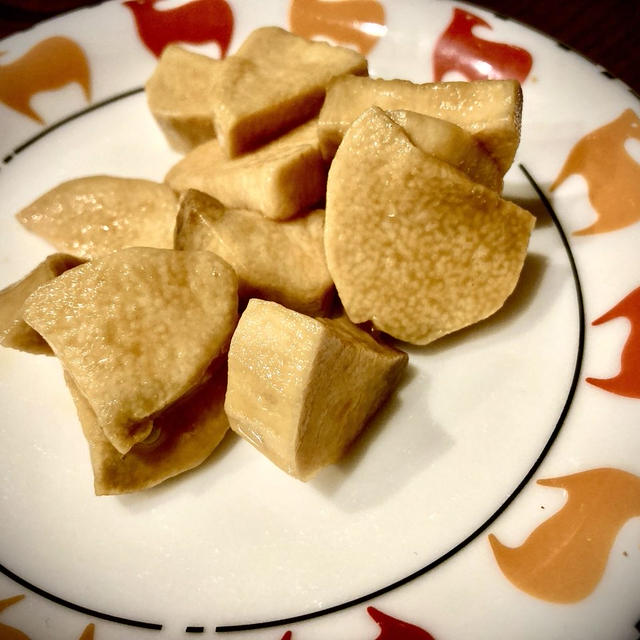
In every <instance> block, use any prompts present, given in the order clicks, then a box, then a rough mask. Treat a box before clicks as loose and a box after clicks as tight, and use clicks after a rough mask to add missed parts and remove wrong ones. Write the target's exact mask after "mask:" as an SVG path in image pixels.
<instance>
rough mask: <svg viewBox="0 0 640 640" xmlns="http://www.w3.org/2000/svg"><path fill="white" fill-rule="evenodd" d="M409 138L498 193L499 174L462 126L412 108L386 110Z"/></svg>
mask: <svg viewBox="0 0 640 640" xmlns="http://www.w3.org/2000/svg"><path fill="white" fill-rule="evenodd" d="M385 113H386V115H387V116H388V117H389V118H391V119H392V120H393V121H394V122H395V123H396V124H399V125H400V126H401V127H402V128H403V129H404V132H405V133H406V134H407V137H408V138H409V140H411V142H412V143H413V144H414V145H415V146H416V147H418V149H422V151H424V152H425V153H429V154H431V155H433V156H435V157H436V158H439V159H440V160H444V161H445V162H448V163H449V164H450V165H452V166H454V167H456V169H460V171H462V172H463V173H465V174H466V175H467V176H469V178H471V180H473V181H474V182H478V183H480V184H483V185H484V186H485V187H488V188H489V189H492V190H493V191H496V192H498V193H500V192H501V191H502V174H501V172H500V169H499V168H498V165H497V164H496V163H495V161H494V160H493V158H492V157H491V156H490V155H489V153H488V152H487V151H486V150H485V148H484V147H483V146H482V145H481V144H480V143H479V142H477V141H476V140H475V138H474V137H473V136H472V135H471V134H470V133H467V132H466V131H465V130H464V129H461V128H460V127H459V126H457V125H455V124H453V123H452V122H449V121H448V120H442V119H440V118H432V117H431V116H425V115H422V114H421V113H416V112H415V111H403V110H400V111H386V112H385Z"/></svg>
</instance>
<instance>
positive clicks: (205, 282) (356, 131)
mask: <svg viewBox="0 0 640 640" xmlns="http://www.w3.org/2000/svg"><path fill="white" fill-rule="evenodd" d="M145 89H146V96H147V102H148V106H149V110H150V113H151V114H152V116H153V117H154V118H155V120H156V122H157V123H158V126H159V130H160V131H161V132H162V133H163V134H164V135H165V137H166V140H167V144H168V145H169V146H170V147H171V148H172V149H174V150H175V151H178V152H179V153H181V154H182V158H181V159H180V160H179V161H178V162H177V163H175V164H174V165H173V166H171V167H168V168H167V172H166V175H165V176H164V180H163V182H154V181H149V180H142V179H137V178H120V177H113V176H86V177H79V178H76V179H74V180H70V181H68V182H66V183H63V184H61V185H58V186H57V187H54V188H53V189H52V190H51V191H49V192H47V193H45V194H43V195H42V196H40V197H39V198H37V199H36V200H35V201H34V202H33V203H31V204H30V205H28V206H27V207H25V208H24V209H23V210H21V211H20V212H18V213H17V217H18V220H19V221H20V222H21V223H22V224H23V225H24V226H25V228H27V229H28V230H30V231H32V232H33V233H36V234H38V235H40V236H41V237H43V238H44V239H46V240H47V241H48V242H49V243H50V244H51V245H53V246H54V247H55V249H56V250H57V251H59V252H60V253H59V254H55V255H56V256H57V257H56V258H55V259H54V258H48V259H47V261H48V262H47V261H45V263H43V265H39V266H38V267H37V268H36V269H35V270H34V272H32V274H29V275H28V276H27V277H26V278H25V279H24V281H21V282H20V283H16V284H15V285H12V286H11V287H9V288H7V289H5V290H4V291H2V292H0V321H1V325H0V339H1V340H2V344H3V345H4V346H8V347H13V348H18V349H22V350H25V351H30V352H36V353H49V354H53V355H55V356H57V357H58V358H59V359H60V362H61V364H62V366H63V370H64V376H65V380H66V382H67V386H68V387H69V390H70V392H71V395H72V397H73V400H74V402H75V405H76V408H77V413H78V416H79V418H80V422H81V424H82V430H83V433H84V435H85V438H86V439H87V442H88V444H89V452H90V458H91V463H92V467H93V475H94V489H95V492H96V493H97V494H114V493H125V492H131V491H138V490H141V489H146V488H148V487H151V486H154V485H156V484H158V483H160V482H162V481H164V480H166V479H167V478H170V477H172V476H174V475H177V474H179V473H182V472H184V471H187V470H188V469H192V468H194V467H196V466H198V465H200V464H201V463H202V462H204V460H205V459H207V458H208V457H209V455H210V454H211V452H212V451H213V450H214V449H215V448H216V446H217V445H218V444H219V443H220V442H221V441H222V439H223V437H224V436H225V433H226V432H227V431H228V430H229V429H231V430H233V431H234V432H236V433H237V434H239V435H240V436H242V438H244V439H245V440H246V441H247V442H249V443H250V444H251V445H253V446H254V447H255V448H256V449H258V450H259V451H261V452H262V453H263V454H264V455H265V456H266V458H268V459H269V460H271V461H272V462H273V463H275V464H276V465H277V466H278V467H280V468H281V469H282V470H284V471H285V472H287V473H289V474H290V475H291V476H293V477H295V478H298V479H300V480H308V479H309V478H312V477H313V476H314V475H315V474H316V473H317V472H318V471H319V470H320V469H321V468H322V467H324V466H326V465H328V464H331V463H334V462H337V461H338V460H340V459H341V458H342V457H343V456H344V455H345V453H346V452H347V451H348V450H349V448H350V447H351V446H352V443H353V442H354V441H355V440H356V438H357V437H358V435H359V434H360V433H361V432H362V430H363V429H364V427H365V426H366V425H367V424H368V423H369V421H370V420H371V419H372V417H373V416H374V414H375V413H376V412H377V410H378V409H379V407H380V406H382V404H383V403H384V402H385V401H386V400H387V398H388V397H389V396H390V394H392V393H393V392H394V390H396V389H397V387H398V385H399V384H400V382H401V380H402V374H403V371H404V370H405V368H406V365H407V361H408V356H407V354H406V353H404V352H403V351H402V350H401V348H400V346H401V343H402V342H407V343H411V344H419V345H424V344H428V343H429V342H432V341H433V340H435V339H437V338H439V337H441V336H443V335H446V334H447V333H450V332H452V331H456V330H458V329H460V328H462V327H465V326H468V325H469V324H472V323H474V322H477V321H479V320H482V319H483V318H485V317H487V316H488V315H490V314H492V313H494V312H495V311H497V310H498V309H499V308H500V307H501V306H502V304H503V303H504V300H505V299H506V298H507V297H508V296H509V295H510V293H511V292H512V291H513V289H514V287H515V285H516V283H517V280H518V277H519V274H520V270H521V268H522V264H523V262H524V258H525V256H526V251H527V244H528V239H529V235H530V233H531V230H532V227H533V218H532V216H531V215H530V214H529V213H528V212H526V211H524V210H522V209H520V208H519V207H517V206H516V205H515V204H512V203H509V202H507V201H506V200H504V199H503V198H502V197H501V190H502V184H503V177H504V174H505V172H506V171H507V170H508V168H509V166H510V165H511V163H512V162H513V158H514V155H515V153H516V150H517V147H518V143H519V137H520V117H521V110H522V94H521V91H520V87H519V85H518V83H517V82H516V81H478V82H472V83H461V82H452V83H426V84H414V83H410V82H407V81H404V80H381V79H376V78H371V77H369V75H368V68H367V61H366V59H365V58H364V57H363V56H362V55H360V54H359V53H357V52H356V51H353V50H351V49H348V48H344V47H339V46H333V45H330V44H327V43H325V42H313V41H310V40H306V39H304V38H302V37H299V36H297V35H294V34H291V33H289V32H287V31H285V30H283V29H280V28H278V27H263V28H260V29H257V30H256V31H254V32H252V33H251V34H249V36H248V37H247V38H246V39H245V41H244V42H243V43H242V44H241V45H240V46H239V48H238V49H237V50H236V51H235V53H234V54H233V55H230V56H229V57H227V58H225V59H224V60H214V59H212V58H208V57H206V56H203V55H201V54H198V53H194V52H192V51H187V50H185V49H183V48H181V47H179V46H176V45H170V46H169V47H167V48H166V49H165V51H164V52H163V54H162V56H161V57H160V59H159V61H158V64H157V66H156V69H155V70H154V72H153V74H152V76H151V77H150V78H149V79H148V82H147V84H146V87H145ZM53 263H55V264H54V268H51V266H52V264H53ZM45 272H46V275H43V273H45Z"/></svg>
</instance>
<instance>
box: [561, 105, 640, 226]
mask: <svg viewBox="0 0 640 640" xmlns="http://www.w3.org/2000/svg"><path fill="white" fill-rule="evenodd" d="M628 139H635V140H640V119H639V118H638V116H637V115H636V114H635V113H634V112H633V111H632V110H631V109H626V110H625V111H623V113H622V114H621V115H620V116H619V117H618V118H616V119H615V120H613V121H612V122H610V123H609V124H606V125H604V126H603V127H600V128H599V129H596V130H594V131H592V132H591V133H588V134H587V135H586V136H585V137H584V138H582V139H581V140H580V141H579V142H578V143H577V144H576V145H575V147H573V149H572V150H571V152H570V153H569V156H568V157H567V159H566V161H565V163H564V166H563V167H562V170H561V171H560V173H559V175H558V177H557V178H556V179H555V181H554V183H553V184H552V185H551V191H553V190H554V189H556V188H557V187H559V186H560V185H561V184H562V183H563V182H564V181H565V180H566V179H567V178H568V177H569V176H571V175H574V174H581V175H582V176H583V177H584V179H585V180H586V181H587V186H588V191H589V201H590V202H591V206H592V207H593V208H594V209H595V211H596V214H597V216H598V218H597V220H596V221H595V222H594V223H593V224H592V225H591V226H589V227H586V228H584V229H581V230H580V231H574V235H587V234H592V233H604V232H606V231H615V230H616V229H622V228H623V227H627V226H629V225H631V224H633V223H634V222H637V221H638V220H640V164H638V163H637V162H636V161H635V160H634V159H633V158H632V157H631V156H630V155H629V154H628V153H627V150H626V149H625V148H624V144H625V141H626V140H628Z"/></svg>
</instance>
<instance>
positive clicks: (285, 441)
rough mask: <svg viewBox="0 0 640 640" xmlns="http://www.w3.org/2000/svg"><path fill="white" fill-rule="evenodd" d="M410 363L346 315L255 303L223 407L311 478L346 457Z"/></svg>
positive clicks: (246, 431)
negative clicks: (315, 314) (323, 315)
mask: <svg viewBox="0 0 640 640" xmlns="http://www.w3.org/2000/svg"><path fill="white" fill-rule="evenodd" d="M406 364H407V355H406V354H405V353H402V352H401V351H398V350H396V349H393V348H391V347H388V346H383V345H382V344H379V343H377V342H376V341H375V340H374V339H373V338H372V337H371V336H370V335H369V334H368V333H366V332H364V331H362V330H361V329H358V328H357V327H354V326H353V325H351V323H350V322H348V321H347V320H346V319H344V318H340V319H326V318H322V319H314V318H310V317H309V316H306V315H303V314H300V313H297V312H295V311H292V310H290V309H286V308H285V307H282V306H280V305H278V304H276V303H275V302H266V301H263V300H255V299H254V300H250V301H249V304H248V306H247V308H246V310H245V312H244V313H243V314H242V316H241V318H240V321H239V323H238V328H237V329H236V331H235V333H234V335H233V338H232V340H231V347H230V350H229V380H228V387H227V397H226V400H225V411H226V412H227V416H228V417H229V423H230V425H231V428H232V429H233V430H234V431H236V432H237V433H239V434H240V435H241V436H242V437H243V438H245V439H246V440H248V441H249V442H250V443H251V444H252V445H253V446H254V447H256V449H258V450H259V451H261V452H262V453H264V454H265V455H266V456H267V457H268V458H270V459H271V460H272V461H273V462H274V463H275V464H277V465H278V466H279V467H280V468H281V469H283V470H284V471H286V472H287V473H289V474H291V475H293V476H295V477H296V478H299V479H301V480H307V479H309V478H310V477H311V476H312V475H313V474H314V473H316V472H317V471H318V470H319V469H320V468H321V467H323V466H325V465H328V464H331V463H334V462H336V461H338V460H339V459H340V458H341V457H342V456H343V455H344V453H345V451H346V450H347V448H348V447H349V445H350V444H351V443H352V442H353V440H354V439H355V438H356V437H357V436H358V434H359V433H360V432H361V431H362V429H363V428H364V426H365V425H366V423H367V421H368V420H369V419H370V418H371V416H372V415H373V414H374V413H375V411H376V410H377V409H378V408H379V407H380V406H381V405H382V403H383V402H384V401H385V400H386V398H387V397H388V395H389V394H390V393H391V391H392V390H393V389H394V388H395V387H396V385H397V384H398V381H399V379H400V376H401V374H402V372H403V371H404V369H405V366H406Z"/></svg>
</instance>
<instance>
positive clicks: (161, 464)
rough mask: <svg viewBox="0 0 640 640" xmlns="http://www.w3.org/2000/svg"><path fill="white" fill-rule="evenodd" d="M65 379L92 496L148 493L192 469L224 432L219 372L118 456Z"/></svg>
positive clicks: (225, 422) (223, 383) (221, 373)
mask: <svg viewBox="0 0 640 640" xmlns="http://www.w3.org/2000/svg"><path fill="white" fill-rule="evenodd" d="M65 380H66V382H67V386H68V387H69V390H70V391H71V395H72V397H73V401H74V403H75V405H76V410H77V412H78V418H79V419H80V423H81V425H82V431H83V433H84V436H85V438H86V440H87V443H88V445H89V456H90V459H91V466H92V468H93V486H94V490H95V493H96V495H98V496H100V495H113V494H119V493H131V492H134V491H141V490H143V489H148V488H149V487H153V486H155V485H157V484H160V483H161V482H164V481H165V480H167V479H168V478H171V477H173V476H176V475H178V474H180V473H183V472H185V471H188V470H190V469H193V468H195V467H197V466H198V465H200V464H202V463H203V462H204V461H205V460H206V459H207V458H208V457H209V456H210V455H211V453H212V452H213V450H214V449H215V448H216V447H217V446H218V444H220V442H221V441H222V438H223V437H224V435H225V433H226V432H227V430H228V428H229V421H228V420H227V416H226V414H225V413H224V394H225V390H226V380H227V378H226V370H224V369H223V370H222V371H219V372H216V373H215V374H214V375H213V376H212V377H211V378H210V379H209V380H207V381H206V382H204V383H203V384H202V385H201V386H199V387H198V388H197V389H196V390H195V391H193V392H192V393H190V394H188V395H187V396H186V397H185V398H183V399H180V400H178V401H177V402H176V403H174V404H173V405H171V406H170V407H169V408H167V409H165V410H164V411H163V412H162V413H160V414H159V415H158V416H157V417H156V418H155V419H154V420H153V429H152V431H151V434H150V435H149V437H148V438H147V439H146V440H144V441H143V442H139V443H138V444H136V445H134V446H133V447H132V449H131V450H130V451H129V452H128V453H127V454H125V455H124V456H123V455H122V454H121V453H119V452H118V451H117V450H116V449H114V447H113V446H112V445H111V443H110V442H109V440H108V439H107V438H106V437H105V435H104V433H103V431H102V429H101V428H100V425H99V424H98V420H97V418H96V414H95V412H94V411H93V409H92V408H91V405H90V404H89V403H88V402H87V400H86V398H85V397H84V396H83V395H82V394H81V393H80V391H79V390H78V388H77V387H76V384H75V382H74V381H73V379H72V378H71V376H70V375H69V374H68V373H65Z"/></svg>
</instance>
